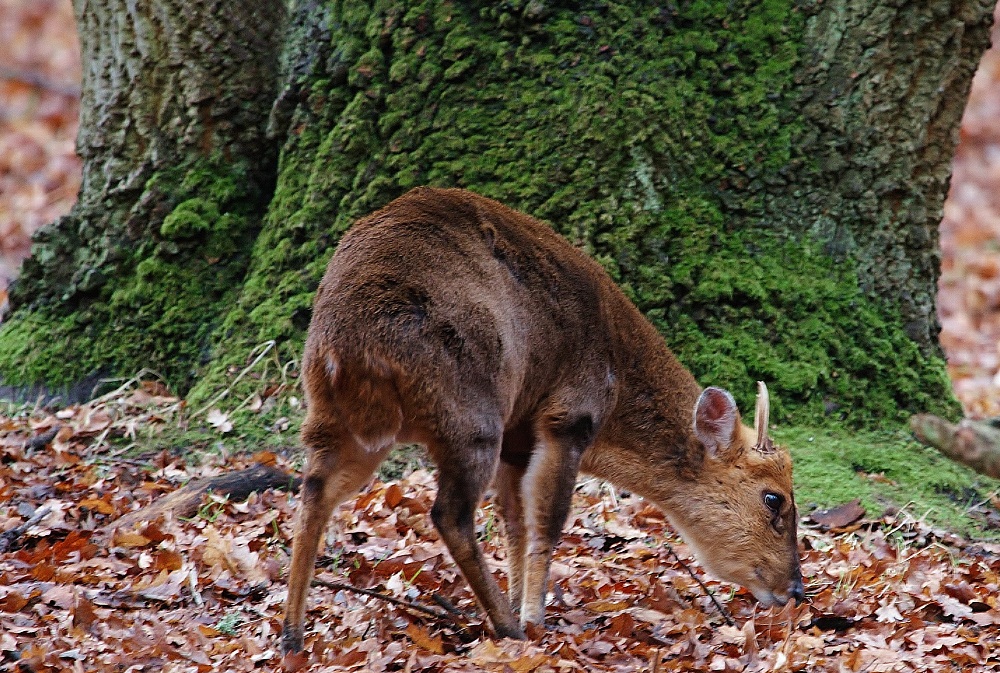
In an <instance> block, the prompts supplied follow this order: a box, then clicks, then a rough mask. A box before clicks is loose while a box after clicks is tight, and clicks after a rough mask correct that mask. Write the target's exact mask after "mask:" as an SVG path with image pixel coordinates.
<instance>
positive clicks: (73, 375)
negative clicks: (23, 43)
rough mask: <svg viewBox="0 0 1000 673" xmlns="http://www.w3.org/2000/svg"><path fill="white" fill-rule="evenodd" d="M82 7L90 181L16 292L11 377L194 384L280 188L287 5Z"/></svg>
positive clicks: (276, 1) (83, 2) (84, 144)
mask: <svg viewBox="0 0 1000 673" xmlns="http://www.w3.org/2000/svg"><path fill="white" fill-rule="evenodd" d="M245 7H253V9H246V8H245ZM75 9H76V14H77V23H78V27H79V33H80V38H81V47H82V51H83V55H82V56H83V59H82V60H83V66H84V67H83V73H84V75H83V96H82V100H81V120H80V121H81V123H80V132H79V137H78V140H77V151H78V153H79V154H80V156H81V158H82V159H83V162H84V174H83V184H82V187H81V191H80V197H79V200H78V202H77V204H76V205H75V207H74V208H73V210H72V212H71V213H70V214H69V215H68V216H66V217H64V218H61V219H60V220H59V221H57V222H56V223H55V224H53V225H50V226H48V227H44V228H43V229H42V230H40V231H39V232H38V233H37V234H36V236H35V245H34V247H33V255H32V257H31V258H30V259H28V260H27V261H26V262H25V265H24V267H23V270H22V273H21V277H20V278H19V279H18V280H17V282H16V283H15V285H14V287H13V288H12V292H11V299H12V303H13V304H14V305H15V306H16V307H17V308H18V310H17V313H15V314H14V316H13V317H12V319H11V320H10V321H9V323H8V324H5V325H4V330H3V336H2V342H3V346H2V347H0V349H2V351H3V356H2V357H3V359H4V361H5V363H4V366H3V368H2V370H0V380H5V381H7V382H10V383H15V384H21V385H23V384H35V383H43V384H68V383H73V382H76V383H79V379H81V378H84V377H87V376H90V377H91V378H93V375H96V374H130V373H134V371H135V370H136V369H138V368H141V367H143V366H148V367H151V368H154V369H158V370H160V371H162V373H163V374H164V375H166V376H168V377H169V379H170V380H171V381H172V382H174V383H175V384H180V385H189V384H190V381H191V376H192V375H193V373H194V372H195V371H196V370H197V368H198V366H199V365H200V364H203V362H204V359H205V356H206V355H207V354H208V353H210V352H211V348H212V340H211V336H212V332H213V328H214V325H215V324H216V323H217V322H218V319H219V317H220V312H221V311H222V310H223V309H222V308H221V307H222V306H225V305H226V304H227V302H229V301H232V299H233V298H234V297H235V296H236V294H237V292H238V289H239V286H240V283H241V282H242V278H243V275H244V273H245V270H246V267H247V263H248V262H249V250H250V248H251V246H252V245H253V241H254V238H255V237H256V234H257V232H258V231H259V227H260V219H261V214H262V212H263V209H264V207H265V206H266V204H267V201H268V199H269V198H270V195H271V192H272V190H273V186H274V179H275V171H276V167H277V147H278V145H277V143H276V142H275V141H273V140H268V139H267V138H266V133H265V131H266V126H267V120H268V115H269V113H270V109H271V103H272V101H273V100H274V97H275V95H276V93H277V90H278V86H279V84H278V73H279V55H280V49H281V37H282V28H283V25H284V3H283V1H282V0H268V1H266V2H254V3H245V4H244V3H236V2H222V1H212V0H201V1H200V2H190V1H186V0H173V1H170V2H156V3H148V2H141V3H134V2H127V1H126V0H97V1H95V0H77V1H76V3H75ZM85 383H88V384H90V385H92V382H90V381H86V382H85ZM88 387H89V386H88ZM83 392H88V391H83Z"/></svg>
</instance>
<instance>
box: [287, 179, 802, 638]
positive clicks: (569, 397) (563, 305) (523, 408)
mask: <svg viewBox="0 0 1000 673" xmlns="http://www.w3.org/2000/svg"><path fill="white" fill-rule="evenodd" d="M303 376H304V385H305V390H306V397H307V402H308V406H307V408H308V414H307V417H306V419H305V422H304V423H303V425H302V442H303V444H305V446H306V447H307V448H308V450H309V456H308V464H307V467H306V470H305V475H304V476H305V478H304V481H303V485H302V493H301V505H300V511H299V515H298V522H297V527H296V531H295V539H294V543H293V551H292V562H291V569H290V572H289V581H288V601H287V604H286V608H285V623H284V632H283V635H282V647H283V650H284V651H285V652H298V651H301V649H302V646H303V621H304V619H305V609H306V593H307V590H308V587H309V583H310V579H311V577H312V573H313V565H314V563H315V559H316V552H317V548H318V545H319V542H320V540H321V539H322V538H323V537H324V535H323V533H324V530H325V528H326V524H327V521H328V519H329V517H330V513H331V511H332V509H333V507H334V506H335V505H337V504H338V503H340V502H341V501H343V500H344V499H346V498H348V497H349V496H351V495H353V494H355V493H356V492H357V491H358V490H359V489H360V488H361V487H362V486H363V485H364V484H365V483H366V482H367V481H368V479H369V478H370V477H371V475H372V473H373V472H374V471H375V469H376V467H377V466H378V465H379V463H380V462H381V461H382V459H383V458H385V457H386V454H387V453H388V452H389V450H390V449H391V448H392V446H393V445H394V444H397V443H420V444H423V445H425V446H426V447H427V449H428V451H429V453H430V455H431V457H432V458H433V460H434V462H435V463H436V464H437V466H438V470H439V476H438V494H437V499H436V501H435V503H434V506H433V508H432V510H431V518H432V519H433V521H434V525H435V526H436V527H437V529H438V531H439V532H440V534H441V537H442V539H443V540H444V542H445V544H446V545H447V547H448V550H449V551H450V552H451V555H452V558H453V559H454V560H455V562H456V563H457V564H458V566H459V567H460V568H461V570H462V573H463V574H464V575H465V578H466V579H467V580H468V582H469V584H470V585H471V586H472V590H473V591H474V592H475V595H476V598H477V599H478V601H479V603H480V604H481V606H482V608H483V609H484V610H485V611H486V613H487V614H488V615H489V617H490V621H491V622H492V624H493V628H494V631H495V633H496V635H497V636H501V637H511V638H524V631H523V626H524V625H525V624H528V623H539V622H541V621H542V620H543V619H544V616H545V592H546V583H547V579H548V572H549V564H550V561H551V558H552V551H553V548H554V547H555V545H556V543H557V542H558V540H559V537H560V534H561V529H562V527H563V525H564V523H565V521H566V518H567V515H568V513H569V509H570V500H571V497H572V494H573V488H574V483H575V482H576V478H577V473H578V472H580V471H583V472H587V473H590V474H593V475H596V476H598V477H602V478H604V479H607V480H608V481H610V482H612V483H613V484H617V485H618V486H621V487H623V488H626V489H628V490H630V491H633V492H635V493H638V494H640V495H642V496H644V497H646V498H648V499H650V500H652V501H653V502H654V503H656V504H658V505H659V506H660V507H661V508H662V509H663V510H664V511H665V512H666V514H667V516H668V517H669V519H670V521H671V522H672V524H673V525H674V527H675V528H676V529H677V530H678V531H679V532H680V534H681V535H682V536H683V537H684V539H685V540H686V541H687V542H688V544H690V546H691V547H692V549H693V550H694V552H695V554H696V556H697V558H698V559H699V560H700V561H701V563H702V564H703V565H704V566H705V567H706V568H707V569H708V570H710V571H711V572H712V573H714V574H715V575H717V576H718V577H720V578H722V579H724V580H728V581H731V582H736V583H738V584H742V585H743V586H745V587H747V588H748V589H749V590H750V591H752V592H753V594H754V596H756V597H757V599H758V600H759V601H760V602H761V603H762V604H763V605H765V606H770V605H784V604H785V603H787V602H788V601H789V600H790V599H795V600H796V601H801V599H802V597H803V588H802V576H801V573H800V570H799V557H798V545H797V538H796V512H795V502H794V499H793V497H792V468H791V460H790V458H789V456H788V454H787V453H786V452H785V451H784V450H782V449H780V448H778V447H776V446H775V445H774V444H773V443H772V441H771V439H770V438H769V437H768V430H767V426H768V398H767V389H766V388H765V387H764V386H763V384H760V395H759V397H758V402H757V412H756V423H755V425H756V429H755V430H751V429H749V428H747V427H746V426H744V425H743V424H742V423H741V421H740V412H739V410H738V409H737V408H736V403H735V402H734V401H733V398H732V396H731V395H730V394H729V393H728V392H726V391H725V390H722V389H720V388H706V389H705V390H702V389H701V388H700V387H699V386H698V384H697V383H696V382H695V380H694V377H693V376H691V374H690V373H689V372H688V371H687V370H686V369H685V368H684V367H683V366H682V365H681V364H680V363H679V362H678V361H677V359H676V358H675V357H674V355H673V354H672V353H671V352H670V350H669V349H668V348H667V346H666V345H665V344H664V342H663V339H662V338H661V337H660V335H659V334H658V333H657V332H656V330H655V329H654V328H653V326H652V325H651V324H650V323H649V322H648V321H647V320H646V319H645V318H644V317H643V316H642V315H641V314H640V313H639V311H638V309H636V307H635V306H634V305H633V304H632V303H631V302H629V300H628V299H626V297H625V295H624V294H622V292H621V291H620V290H619V289H618V288H617V287H616V286H615V284H614V283H613V282H612V281H611V279H610V277H609V276H608V275H607V274H606V273H605V272H604V270H603V269H602V268H601V267H600V266H599V265H598V264H597V263H596V262H594V261H593V260H591V259H590V258H588V257H587V256H586V255H585V254H583V253H582V252H580V251H579V250H577V249H576V248H574V247H573V246H572V245H570V244H569V243H568V242H567V241H566V240H564V239H563V238H561V237H560V236H559V235H558V234H556V233H555V232H553V231H552V229H550V228H549V227H548V226H546V225H544V224H543V223H541V222H539V221H538V220H535V219H533V218H531V217H528V216H527V215H524V214H522V213H519V212H516V211H514V210H511V209H510V208H507V207H505V206H503V205H501V204H499V203H497V202H496V201H492V200H490V199H487V198H485V197H482V196H479V195H476V194H473V193H471V192H467V191H463V190H458V189H431V188H419V189H414V190H413V191H411V192H409V193H408V194H405V195H404V196H402V197H400V198H398V199H396V200H395V201H393V202H392V203H390V204H389V205H388V206H386V207H385V208H383V209H382V210H379V211H378V212H376V213H373V214H372V215H369V216H368V217H365V218H363V219H362V220H360V221H358V222H357V223H356V224H355V225H354V226H353V228H352V229H351V230H350V231H349V232H348V233H347V234H346V235H345V236H344V238H343V240H342V242H341V243H340V246H339V248H338V250H337V251H336V253H335V254H334V256H333V259H332V260H331V261H330V265H329V267H328V268H327V270H326V275H325V276H324V278H323V281H322V282H321V283H320V286H319V291H318V293H317V295H316V300H315V305H314V308H313V316H312V324H311V325H310V327H309V336H308V339H307V341H306V348H305V356H304V359H303ZM491 483H493V485H494V490H495V492H496V498H497V504H498V507H499V510H500V513H501V517H502V520H503V522H504V529H505V533H506V542H507V549H508V559H509V589H510V598H509V599H508V598H507V597H505V596H504V595H503V593H502V591H501V589H500V587H499V586H498V584H497V583H496V581H495V580H494V578H493V576H492V575H491V574H490V572H489V569H488V568H487V565H486V563H485V561H484V558H483V554H482V551H481V550H480V548H479V545H478V543H477V541H476V536H475V529H474V525H473V518H474V513H475V510H476V507H477V506H478V505H479V503H480V500H481V499H482V497H483V495H484V493H485V492H486V489H487V488H488V487H489V486H490V484H491ZM517 614H519V617H520V619H519V618H518V616H517Z"/></svg>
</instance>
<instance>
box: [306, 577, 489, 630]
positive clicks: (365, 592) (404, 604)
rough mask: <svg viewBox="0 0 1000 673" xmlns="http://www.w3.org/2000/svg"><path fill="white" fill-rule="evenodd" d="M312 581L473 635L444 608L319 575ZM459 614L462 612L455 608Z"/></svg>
mask: <svg viewBox="0 0 1000 673" xmlns="http://www.w3.org/2000/svg"><path fill="white" fill-rule="evenodd" d="M312 583H313V584H314V585H316V586H320V587H326V588H327V589H334V590H335V591H350V592H352V593H356V594H361V595H362V596H371V597H372V598H377V599H379V600H381V601H385V602H386V603H391V604H393V605H396V606H399V607H401V608H403V609H406V610H412V611H413V612H419V613H421V614H424V615H427V616H429V617H434V618H435V619H439V620H441V621H444V622H447V624H448V625H449V626H451V627H453V628H454V629H456V630H457V631H458V632H459V633H460V634H461V635H465V636H468V637H473V636H472V634H471V633H470V632H469V629H468V627H466V626H465V625H464V624H462V623H461V622H460V621H458V619H457V617H456V615H455V614H452V613H451V612H450V611H446V610H437V609H435V608H432V607H429V606H427V605H421V604H420V603H414V602H412V601H408V600H404V599H402V598H396V597H395V596H389V595H388V594H383V593H381V592H379V591H372V590H371V589H362V588H361V587H356V586H353V585H350V584H345V583H344V582H331V581H330V580H324V579H322V578H319V577H314V578H313V581H312ZM455 610H456V611H457V612H458V613H459V614H464V613H462V612H461V611H459V610H458V608H455Z"/></svg>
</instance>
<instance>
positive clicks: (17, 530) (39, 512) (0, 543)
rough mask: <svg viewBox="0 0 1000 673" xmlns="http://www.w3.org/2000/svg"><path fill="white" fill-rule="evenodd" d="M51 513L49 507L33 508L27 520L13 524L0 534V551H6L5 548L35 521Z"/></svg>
mask: <svg viewBox="0 0 1000 673" xmlns="http://www.w3.org/2000/svg"><path fill="white" fill-rule="evenodd" d="M51 513H52V508H51V507H48V506H46V507H39V508H38V509H36V510H35V513H34V514H32V515H31V518H29V519H28V520H27V521H25V522H24V523H22V524H21V525H20V526H15V527H14V528H11V529H10V530H8V531H5V532H4V533H3V534H2V535H0V553H2V552H5V551H7V548H8V547H10V545H11V544H13V543H14V540H16V539H17V538H19V537H21V536H22V535H24V533H26V532H27V531H28V529H29V528H31V527H32V526H34V525H35V524H36V523H38V522H39V521H41V520H42V519H44V518H45V517H47V516H48V515H49V514H51Z"/></svg>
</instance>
